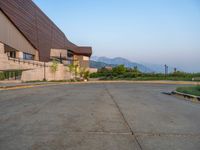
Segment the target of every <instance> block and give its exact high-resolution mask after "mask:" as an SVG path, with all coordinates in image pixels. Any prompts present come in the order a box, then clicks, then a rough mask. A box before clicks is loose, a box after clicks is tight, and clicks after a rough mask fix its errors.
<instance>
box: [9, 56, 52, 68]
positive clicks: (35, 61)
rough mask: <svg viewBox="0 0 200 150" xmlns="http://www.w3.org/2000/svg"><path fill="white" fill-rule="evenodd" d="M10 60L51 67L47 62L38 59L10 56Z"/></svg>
mask: <svg viewBox="0 0 200 150" xmlns="http://www.w3.org/2000/svg"><path fill="white" fill-rule="evenodd" d="M8 60H12V61H14V62H18V63H19V64H20V63H23V64H24V63H26V64H30V65H33V66H39V67H49V66H48V65H46V64H45V62H41V61H37V60H26V59H21V58H12V57H10V56H8Z"/></svg>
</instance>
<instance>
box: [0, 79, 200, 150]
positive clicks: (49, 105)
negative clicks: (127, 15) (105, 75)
mask: <svg viewBox="0 0 200 150" xmlns="http://www.w3.org/2000/svg"><path fill="white" fill-rule="evenodd" d="M175 87H176V86H175V85H157V84H128V83H112V84H108V83H107V84H80V85H79V84H77V85H59V86H49V87H37V88H30V89H20V90H11V91H0V150H28V149H33V150H64V149H67V150H134V149H138V150H141V149H142V150H199V149H200V104H194V103H191V102H188V101H185V100H183V99H182V98H177V97H173V96H169V95H164V94H162V92H168V91H171V90H173V89H175Z"/></svg>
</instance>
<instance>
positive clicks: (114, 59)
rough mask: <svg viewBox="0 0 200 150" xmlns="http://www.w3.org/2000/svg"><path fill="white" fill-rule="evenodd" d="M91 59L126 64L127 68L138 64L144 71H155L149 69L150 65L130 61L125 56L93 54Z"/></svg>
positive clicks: (113, 63) (112, 63)
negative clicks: (113, 56) (109, 56)
mask: <svg viewBox="0 0 200 150" xmlns="http://www.w3.org/2000/svg"><path fill="white" fill-rule="evenodd" d="M91 60H92V61H95V62H101V63H105V64H108V65H124V66H125V67H127V68H133V67H136V66H137V67H138V69H139V70H140V71H142V72H153V70H151V69H149V68H148V67H146V66H144V65H142V64H139V63H135V62H131V61H129V60H127V59H125V58H122V57H116V58H108V57H97V56H92V57H91Z"/></svg>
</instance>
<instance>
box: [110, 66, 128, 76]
mask: <svg viewBox="0 0 200 150" xmlns="http://www.w3.org/2000/svg"><path fill="white" fill-rule="evenodd" d="M125 72H126V68H125V67H124V65H119V66H117V67H114V68H113V73H114V74H118V75H119V74H124V73H125Z"/></svg>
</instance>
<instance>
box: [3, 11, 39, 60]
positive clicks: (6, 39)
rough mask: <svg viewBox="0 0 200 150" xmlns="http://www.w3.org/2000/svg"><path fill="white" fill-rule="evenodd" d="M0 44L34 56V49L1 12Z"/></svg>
mask: <svg viewBox="0 0 200 150" xmlns="http://www.w3.org/2000/svg"><path fill="white" fill-rule="evenodd" d="M0 42H2V43H4V44H7V45H9V46H11V47H13V48H14V49H16V50H18V51H22V52H25V53H29V54H32V55H36V49H35V48H34V47H33V46H32V45H31V44H30V43H29V42H28V41H27V40H26V38H25V37H24V36H23V35H22V34H21V33H20V32H19V30H18V29H17V28H16V27H15V26H14V25H13V24H12V23H11V22H10V20H9V19H8V18H7V17H6V16H5V15H4V14H3V13H2V11H0ZM37 57H38V56H37Z"/></svg>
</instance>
